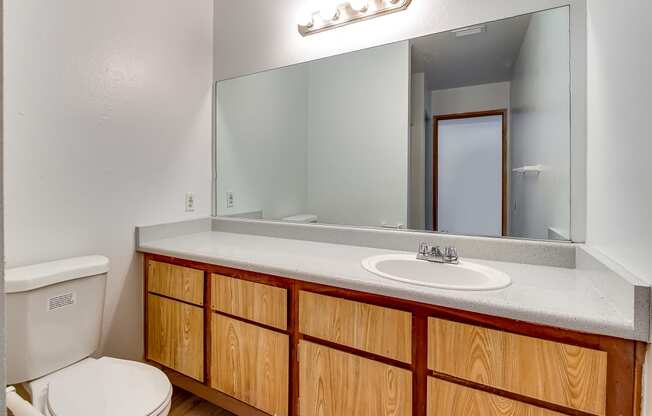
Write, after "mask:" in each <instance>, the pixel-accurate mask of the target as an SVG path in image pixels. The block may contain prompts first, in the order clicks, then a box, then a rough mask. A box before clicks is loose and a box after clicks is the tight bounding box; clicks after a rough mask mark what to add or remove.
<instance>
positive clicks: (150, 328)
mask: <svg viewBox="0 0 652 416" xmlns="http://www.w3.org/2000/svg"><path fill="white" fill-rule="evenodd" d="M147 358H148V359H149V360H152V361H156V362H157V363H159V364H162V365H164V366H166V367H168V368H171V369H173V370H176V371H178V372H179V373H182V374H185V375H187V376H189V377H192V378H194V379H195V380H199V381H203V380H204V310H203V309H202V308H199V307H196V306H191V305H188V304H186V303H182V302H177V301H174V300H170V299H167V298H162V297H160V296H156V295H152V294H149V295H147Z"/></svg>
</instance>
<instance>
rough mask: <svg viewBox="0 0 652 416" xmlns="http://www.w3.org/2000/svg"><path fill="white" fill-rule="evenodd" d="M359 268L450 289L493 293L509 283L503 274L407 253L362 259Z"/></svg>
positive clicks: (476, 266) (462, 262)
mask: <svg viewBox="0 0 652 416" xmlns="http://www.w3.org/2000/svg"><path fill="white" fill-rule="evenodd" d="M362 267H364V268H365V269H367V270H368V271H370V272H371V273H373V274H375V275H378V276H380V277H384V278H387V279H391V280H397V281H399V282H404V283H412V284H415V285H420V286H428V287H436V288H440V289H454V290H495V289H502V288H504V287H507V286H509V285H510V284H511V283H512V279H511V278H510V277H509V275H507V274H506V273H504V272H501V271H499V270H496V269H493V268H491V267H489V266H484V265H481V264H477V263H472V262H469V261H460V263H459V264H440V263H431V262H427V261H424V260H417V259H416V256H415V255H411V254H385V255H380V256H373V257H368V258H366V259H364V260H362Z"/></svg>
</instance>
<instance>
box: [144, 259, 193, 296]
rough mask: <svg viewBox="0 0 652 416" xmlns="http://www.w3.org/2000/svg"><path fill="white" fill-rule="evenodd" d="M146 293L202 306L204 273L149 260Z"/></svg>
mask: <svg viewBox="0 0 652 416" xmlns="http://www.w3.org/2000/svg"><path fill="white" fill-rule="evenodd" d="M147 291H148V292H150V293H156V294H158V295H163V296H168V297H171V298H174V299H178V300H182V301H184V302H188V303H192V304H195V305H199V306H201V305H203V304H204V272H203V271H201V270H196V269H191V268H189V267H182V266H176V265H174V264H168V263H161V262H158V261H152V260H150V261H149V262H148V263H147Z"/></svg>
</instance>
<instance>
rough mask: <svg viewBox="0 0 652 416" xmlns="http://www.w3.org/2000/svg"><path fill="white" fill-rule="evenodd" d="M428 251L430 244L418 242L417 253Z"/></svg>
mask: <svg viewBox="0 0 652 416" xmlns="http://www.w3.org/2000/svg"><path fill="white" fill-rule="evenodd" d="M429 252H430V244H428V243H425V242H422V243H419V254H422V255H426V254H428V253H429Z"/></svg>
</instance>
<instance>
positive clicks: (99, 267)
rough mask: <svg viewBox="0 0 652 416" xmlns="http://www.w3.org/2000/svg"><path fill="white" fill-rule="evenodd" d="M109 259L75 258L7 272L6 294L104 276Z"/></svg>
mask: <svg viewBox="0 0 652 416" xmlns="http://www.w3.org/2000/svg"><path fill="white" fill-rule="evenodd" d="M108 271H109V259H108V258H106V257H104V256H86V257H75V258H70V259H64V260H57V261H51V262H48V263H40V264H34V265H31V266H24V267H16V268H13V269H7V270H6V271H5V293H19V292H27V291H30V290H34V289H38V288H41V287H45V286H50V285H53V284H56V283H62V282H67V281H69V280H75V279H80V278H82V277H90V276H95V275H98V274H104V273H107V272H108Z"/></svg>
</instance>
